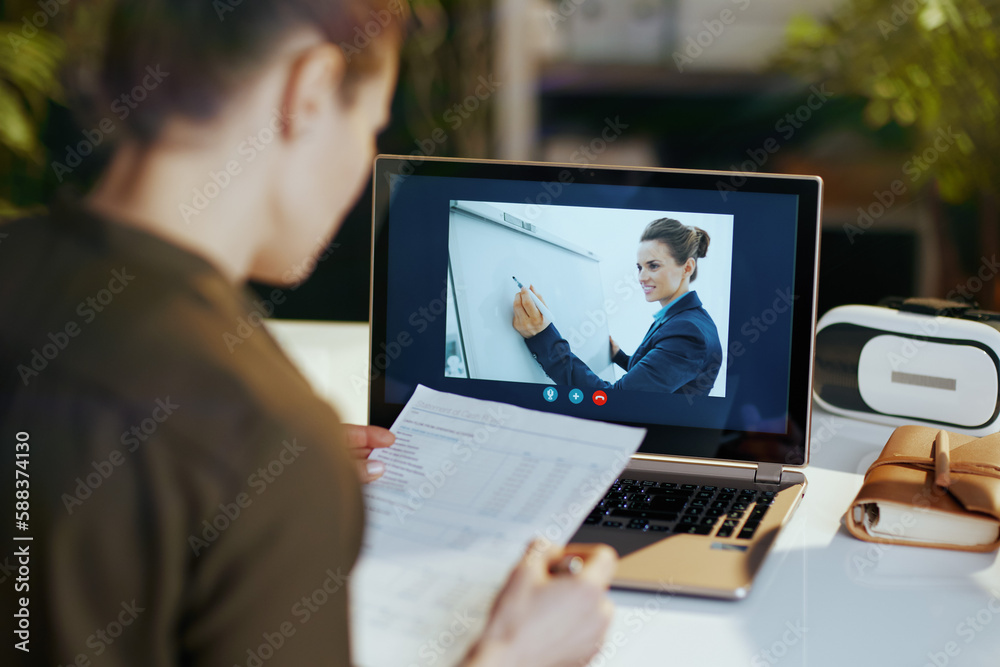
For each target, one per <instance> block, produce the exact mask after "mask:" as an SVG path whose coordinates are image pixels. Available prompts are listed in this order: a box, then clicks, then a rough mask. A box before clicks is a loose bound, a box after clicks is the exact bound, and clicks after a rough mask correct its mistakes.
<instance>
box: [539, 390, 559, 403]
mask: <svg viewBox="0 0 1000 667" xmlns="http://www.w3.org/2000/svg"><path fill="white" fill-rule="evenodd" d="M542 398H544V399H545V400H546V401H548V402H549V403H551V402H552V401H554V400H556V399H557V398H559V392H558V391H556V389H555V387H546V388H545V389H544V390H542Z"/></svg>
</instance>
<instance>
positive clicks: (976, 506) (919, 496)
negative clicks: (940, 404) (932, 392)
mask: <svg viewBox="0 0 1000 667" xmlns="http://www.w3.org/2000/svg"><path fill="white" fill-rule="evenodd" d="M938 431H939V429H936V428H930V427H926V426H900V427H899V428H897V429H896V430H895V431H893V433H892V435H891V436H890V437H889V441H888V442H887V443H886V444H885V448H883V450H882V453H881V454H880V455H879V457H878V458H877V459H876V460H875V462H874V463H872V465H871V467H870V468H868V472H867V473H865V481H864V484H863V485H862V486H861V490H860V491H858V495H857V497H855V499H854V502H853V503H851V506H850V507H849V508H848V510H847V516H846V517H845V518H846V523H847V529H848V530H849V531H850V532H851V534H852V535H854V536H855V537H857V538H858V539H861V540H866V541H868V542H879V543H883V544H906V545H910V546H926V547H935V548H940V549H955V550H959V551H994V550H996V549H997V548H998V547H1000V527H998V537H997V539H996V540H995V541H993V542H992V543H990V544H984V545H979V546H971V547H969V546H956V545H954V544H943V543H941V544H939V543H933V544H931V543H925V542H921V543H915V542H908V541H905V540H899V539H896V538H889V537H876V536H872V535H869V534H868V532H867V531H866V530H865V527H864V525H863V520H862V521H856V520H855V508H857V507H860V508H861V512H862V513H863V512H864V510H865V508H864V505H866V504H868V503H878V502H893V503H898V504H901V505H910V506H913V507H919V508H933V509H935V510H938V511H941V512H947V513H953V514H969V513H978V514H980V515H987V516H989V517H993V518H994V519H997V521H998V526H1000V433H994V434H992V435H988V436H985V437H982V438H976V437H974V436H969V435H961V434H959V433H951V432H949V433H948V440H949V447H948V449H949V451H950V464H949V465H948V472H949V475H950V477H951V483H950V485H949V486H947V487H942V486H938V485H937V484H936V483H935V469H936V461H935V458H936V456H935V455H936V448H935V444H934V443H935V439H936V437H937V435H938ZM862 516H863V514H862Z"/></svg>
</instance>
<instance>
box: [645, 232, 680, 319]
mask: <svg viewBox="0 0 1000 667" xmlns="http://www.w3.org/2000/svg"><path fill="white" fill-rule="evenodd" d="M636 266H637V267H638V269H639V285H640V286H641V287H642V291H643V293H644V294H645V295H646V301H659V302H660V305H661V306H666V305H667V304H668V303H670V302H671V301H673V300H674V299H676V298H677V297H679V296H683V295H684V294H685V293H686V292H687V291H688V289H689V283H690V277H691V272H692V271H694V260H693V259H688V260H687V261H685V262H684V263H683V264H678V263H677V262H676V261H675V260H674V257H673V255H671V254H670V248H669V247H668V246H667V244H666V243H663V242H662V241H643V242H642V243H640V244H639V251H638V253H637V255H636Z"/></svg>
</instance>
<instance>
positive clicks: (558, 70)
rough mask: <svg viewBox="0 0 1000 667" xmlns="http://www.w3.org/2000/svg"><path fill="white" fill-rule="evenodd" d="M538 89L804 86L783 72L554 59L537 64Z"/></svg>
mask: <svg viewBox="0 0 1000 667" xmlns="http://www.w3.org/2000/svg"><path fill="white" fill-rule="evenodd" d="M538 75H539V76H538V82H537V85H538V91H539V92H540V93H541V94H543V95H581V96H586V95H593V96H605V95H629V96H633V95H634V96H670V95H684V96H689V95H703V96H719V97H731V96H734V95H747V94H761V95H764V94H775V95H780V94H785V93H794V92H795V91H797V90H800V89H801V88H802V84H801V83H800V82H798V81H796V80H795V79H793V78H791V77H789V76H787V75H785V74H779V73H756V72H739V71H690V72H687V73H681V72H678V71H677V68H676V67H674V66H673V65H671V64H668V63H664V64H630V63H622V64H607V63H600V64H598V63H577V62H553V63H544V64H542V65H540V66H539V72H538Z"/></svg>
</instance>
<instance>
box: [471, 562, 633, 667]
mask: <svg viewBox="0 0 1000 667" xmlns="http://www.w3.org/2000/svg"><path fill="white" fill-rule="evenodd" d="M617 565H618V555H617V554H616V553H615V550H614V549H612V548H611V547H609V546H607V545H606V544H570V545H568V546H567V547H566V548H565V549H562V548H559V547H556V546H553V545H545V544H544V543H541V542H534V543H532V545H531V546H530V547H529V548H528V551H527V553H526V554H525V556H524V558H523V559H522V560H521V562H520V564H518V566H517V567H516V568H515V569H514V571H513V572H512V573H511V575H510V578H509V579H508V580H507V585H506V586H505V587H504V589H503V590H502V591H501V592H500V594H499V595H498V596H497V599H496V601H495V602H494V604H493V610H492V612H491V613H490V619H489V622H488V623H487V625H486V629H485V630H484V631H483V635H482V637H480V639H479V640H478V641H477V642H476V644H475V645H474V646H473V647H472V649H471V650H470V651H469V654H468V656H467V657H466V659H465V661H464V662H463V663H462V667H493V665H504V666H507V665H518V667H548V666H555V665H585V664H587V663H588V662H589V661H590V659H591V658H593V657H594V655H596V654H597V651H598V650H600V648H601V644H602V642H603V641H604V635H605V633H606V632H607V629H608V626H609V624H610V623H611V617H612V614H613V612H614V605H613V604H612V603H611V600H610V599H609V598H608V595H607V591H608V587H609V586H610V585H611V579H612V578H613V577H614V573H615V569H616V567H617Z"/></svg>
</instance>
